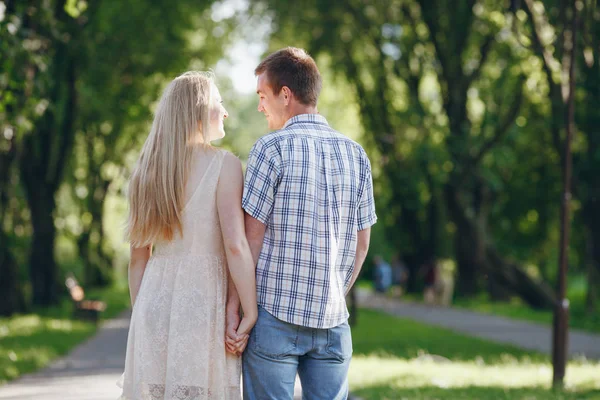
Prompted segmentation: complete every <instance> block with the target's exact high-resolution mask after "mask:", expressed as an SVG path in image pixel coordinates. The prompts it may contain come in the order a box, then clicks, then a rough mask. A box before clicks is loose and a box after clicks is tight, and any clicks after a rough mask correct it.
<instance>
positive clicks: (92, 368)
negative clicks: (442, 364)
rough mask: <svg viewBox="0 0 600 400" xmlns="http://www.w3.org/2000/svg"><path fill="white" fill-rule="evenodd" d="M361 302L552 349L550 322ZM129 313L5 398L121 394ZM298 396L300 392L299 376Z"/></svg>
mask: <svg viewBox="0 0 600 400" xmlns="http://www.w3.org/2000/svg"><path fill="white" fill-rule="evenodd" d="M357 297H358V301H359V302H360V305H361V306H365V307H369V308H374V309H378V310H381V311H384V312H387V313H389V314H392V315H395V316H398V317H404V318H410V319H414V320H417V321H421V322H424V323H427V324H431V325H435V326H441V327H444V328H448V329H451V330H454V331H457V332H462V333H465V334H468V335H472V336H476V337H480V338H483V339H487V340H492V341H496V342H500V343H507V344H511V345H513V346H518V347H522V348H526V349H531V350H537V351H540V352H546V353H549V352H550V349H551V331H550V328H549V327H547V326H543V325H539V324H534V323H529V322H521V321H515V320H511V319H507V318H502V317H497V316H490V315H483V314H479V313H474V312H470V311H465V310H458V309H452V308H440V307H429V306H425V305H422V304H416V303H408V302H401V301H398V300H395V299H389V298H386V297H381V296H377V295H373V294H371V293H368V292H364V291H360V292H359V293H358V296H357ZM128 327H129V313H128V312H126V313H123V314H122V315H121V316H119V317H118V318H116V319H114V320H110V321H107V322H105V323H104V324H103V326H102V328H101V329H100V330H99V331H98V334H97V335H96V336H94V337H93V338H91V339H90V340H88V341H86V342H85V343H83V344H81V345H80V346H78V347H77V348H75V350H74V351H73V352H72V353H71V354H70V355H68V356H67V357H65V358H61V359H59V360H57V361H55V362H54V363H52V365H50V366H49V367H48V368H45V369H43V370H42V371H40V372H38V373H35V374H31V375H26V376H24V377H22V378H20V379H18V380H16V381H14V382H11V383H9V384H7V385H4V386H2V387H0V400H26V399H27V400H29V399H36V400H116V399H117V398H118V397H119V394H120V391H119V388H118V387H117V386H116V384H115V382H116V381H117V380H118V378H119V376H120V375H121V372H122V368H123V364H124V363H125V355H124V354H125V347H126V342H127V329H128ZM569 350H570V354H571V355H582V354H583V355H585V356H586V357H587V358H590V359H600V335H592V334H587V333H583V332H577V331H571V334H570V344H569ZM296 389H297V392H296V398H297V399H299V398H301V397H300V387H299V384H298V382H297V385H296Z"/></svg>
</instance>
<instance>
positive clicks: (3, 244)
mask: <svg viewBox="0 0 600 400" xmlns="http://www.w3.org/2000/svg"><path fill="white" fill-rule="evenodd" d="M0 266H2V279H0V293H2V301H0V316H10V315H12V314H14V313H19V312H25V311H27V303H26V302H25V296H24V295H23V288H22V285H21V280H20V278H19V265H18V264H17V263H16V260H15V259H14V257H13V255H12V254H11V252H10V246H9V244H8V238H7V237H6V235H5V234H4V232H2V231H1V230H0Z"/></svg>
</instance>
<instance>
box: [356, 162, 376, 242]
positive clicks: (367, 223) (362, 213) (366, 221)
mask: <svg viewBox="0 0 600 400" xmlns="http://www.w3.org/2000/svg"><path fill="white" fill-rule="evenodd" d="M366 169H367V170H366V173H365V174H364V175H363V182H362V184H363V190H362V194H361V198H360V200H359V204H358V218H357V220H358V230H359V231H362V230H363V229H367V228H369V227H371V226H373V225H375V222H377V214H375V199H374V198H373V177H372V176H371V164H370V163H369V161H368V159H367V164H366Z"/></svg>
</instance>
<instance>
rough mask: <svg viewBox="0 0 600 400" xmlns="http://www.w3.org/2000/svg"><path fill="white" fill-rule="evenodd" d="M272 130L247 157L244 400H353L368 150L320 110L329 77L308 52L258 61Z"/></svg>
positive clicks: (369, 207)
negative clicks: (355, 301)
mask: <svg viewBox="0 0 600 400" xmlns="http://www.w3.org/2000/svg"><path fill="white" fill-rule="evenodd" d="M255 74H256V76H257V77H258V81H257V93H258V96H259V103H258V111H259V112H262V113H263V114H264V115H265V117H266V118H267V121H268V125H269V129H270V130H275V131H274V132H271V133H269V134H267V135H265V136H263V137H262V138H260V139H259V140H258V141H257V142H256V144H255V145H254V147H253V148H252V150H251V152H250V156H249V159H248V165H247V168H246V180H245V188H244V195H243V200H242V207H243V208H244V210H245V212H246V221H245V222H246V235H247V237H248V242H249V244H250V248H251V251H252V255H253V257H254V261H255V263H256V278H257V300H258V304H259V316H258V321H257V323H256V325H255V327H254V329H253V330H252V333H251V334H250V338H249V341H248V346H247V348H246V350H245V352H244V354H243V382H244V398H245V399H260V400H264V399H278V400H281V399H292V397H293V392H294V381H295V377H296V374H297V373H298V375H299V376H300V380H301V383H302V391H303V395H304V398H306V399H327V400H333V399H345V398H347V396H348V382H347V374H348V366H349V363H350V359H351V357H352V337H351V334H350V327H349V326H348V323H347V320H348V310H347V308H346V302H345V295H346V293H347V292H348V290H349V289H350V287H351V286H352V285H353V284H354V281H355V280H356V278H357V276H358V274H359V272H360V269H361V267H362V264H363V262H364V259H365V257H366V254H367V250H368V247H369V237H370V227H371V226H372V225H373V224H374V223H375V221H376V219H377V217H376V215H375V205H374V201H373V188H372V178H371V166H370V163H369V159H368V158H367V155H366V153H365V151H364V150H363V149H362V147H361V146H360V145H358V144H357V143H355V142H353V141H352V140H350V139H349V138H347V137H345V136H344V135H342V134H341V133H339V132H336V131H335V130H333V129H332V128H331V127H329V125H328V124H327V121H326V119H325V118H324V117H322V116H321V115H319V113H318V111H317V98H318V96H319V93H320V91H321V86H322V81H321V75H320V73H319V70H318V68H317V66H316V64H315V62H314V60H313V59H312V58H311V57H310V56H309V55H308V54H306V52H305V51H304V50H302V49H297V48H291V47H288V48H285V49H282V50H279V51H277V52H275V53H273V54H271V55H269V56H268V57H267V58H266V59H265V60H264V61H262V62H261V63H260V65H259V66H258V67H257V68H256V70H255Z"/></svg>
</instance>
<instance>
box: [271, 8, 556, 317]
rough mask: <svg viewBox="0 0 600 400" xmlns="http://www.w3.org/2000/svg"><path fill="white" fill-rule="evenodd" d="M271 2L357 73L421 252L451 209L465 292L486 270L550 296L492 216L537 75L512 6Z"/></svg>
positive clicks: (288, 25)
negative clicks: (500, 242)
mask: <svg viewBox="0 0 600 400" xmlns="http://www.w3.org/2000/svg"><path fill="white" fill-rule="evenodd" d="M268 3H269V4H270V6H271V9H272V10H274V11H275V14H276V19H275V21H276V23H277V27H278V34H279V35H282V36H283V37H291V34H290V32H294V34H295V35H296V36H295V37H298V38H299V40H301V41H302V42H303V43H305V44H306V45H307V46H308V48H309V50H310V51H312V52H313V53H317V54H318V53H319V52H326V53H328V54H330V55H331V57H333V59H334V63H335V65H337V66H338V67H339V69H340V70H341V71H343V73H344V75H345V76H346V78H347V79H348V81H349V82H351V83H352V84H354V86H355V89H356V94H357V100H358V102H359V105H360V107H361V115H362V117H363V124H364V127H365V131H366V132H367V135H368V139H367V140H369V141H370V142H371V143H372V144H373V145H374V146H375V148H376V150H377V152H378V153H379V154H380V155H381V159H382V165H381V170H382V176H383V177H384V179H385V180H384V182H385V184H384V185H385V186H386V187H387V188H388V190H389V194H388V196H389V199H390V200H391V201H390V203H391V204H396V206H395V207H396V208H397V209H398V211H396V212H394V209H393V208H390V207H386V214H389V213H392V215H393V217H392V216H388V215H386V218H390V220H391V221H393V222H390V223H389V225H390V226H393V225H395V226H405V227H408V229H407V230H408V233H409V234H410V236H411V238H412V241H411V242H410V243H411V246H410V247H412V249H414V250H413V254H416V255H418V256H415V260H419V258H420V259H421V260H422V259H423V255H424V254H425V255H428V256H432V255H433V256H436V255H438V254H439V252H440V250H439V249H440V247H442V246H440V243H439V238H440V237H442V238H444V237H445V236H446V234H447V232H445V231H444V229H443V227H444V225H445V224H443V218H444V216H446V217H447V218H448V219H449V220H450V221H451V223H452V224H451V225H450V227H451V232H450V233H451V234H452V236H453V238H454V245H453V247H454V255H455V257H456V260H457V264H458V273H459V281H458V288H459V290H460V291H461V293H462V294H465V295H470V294H474V293H476V292H477V291H478V290H479V289H480V288H481V287H482V283H483V281H484V278H485V277H486V276H487V278H488V282H492V283H493V285H488V288H489V289H490V290H491V292H492V294H502V293H504V292H508V293H512V292H516V293H518V294H519V295H520V296H522V297H523V298H524V300H525V301H527V302H528V303H529V304H531V305H533V306H536V307H549V306H551V305H552V304H553V301H554V299H553V295H552V293H551V291H550V290H549V288H548V287H546V286H545V285H543V284H542V283H540V282H538V281H536V280H535V279H533V278H531V277H530V276H529V275H528V274H527V273H525V272H524V270H523V269H522V268H521V267H520V266H518V264H516V263H514V262H509V261H507V260H506V259H505V258H504V257H503V256H501V255H500V253H499V252H498V251H497V249H496V247H495V245H494V238H493V237H492V236H491V233H493V230H492V229H490V226H489V215H490V212H491V209H492V205H493V198H494V196H495V195H496V193H495V192H494V187H493V185H492V182H491V181H492V178H491V176H493V175H497V174H498V170H497V169H498V165H497V164H496V163H495V162H494V158H495V155H496V150H497V149H498V146H499V144H501V143H502V142H503V141H504V140H506V138H507V137H510V136H511V135H515V134H516V132H515V131H516V128H515V123H514V122H515V119H516V118H517V117H518V115H519V112H520V109H521V105H522V102H523V98H524V95H523V83H524V81H525V79H526V74H525V71H524V70H523V67H522V63H523V61H524V60H523V59H522V58H520V57H519V54H518V53H517V52H515V49H514V47H515V43H514V40H513V39H512V38H511V37H510V35H506V18H507V14H508V10H507V9H504V8H503V7H502V5H496V4H491V3H490V4H488V3H486V2H483V1H481V2H476V1H469V2H461V3H459V4H457V3H456V2H450V1H436V2H434V3H431V2H427V4H425V2H409V1H390V2H378V3H375V2H373V3H368V4H367V3H361V2H358V1H352V0H348V1H344V2H337V3H335V5H333V4H331V3H329V2H325V1H316V0H315V1H313V2H310V3H309V4H307V3H306V2H304V3H303V4H302V6H301V7H302V12H300V10H298V9H294V7H290V6H289V5H284V4H283V3H282V2H279V1H276V0H273V1H269V2H268ZM298 7H300V6H298ZM298 16H300V17H298ZM296 26H301V27H303V29H302V31H304V32H306V33H305V34H304V35H302V34H300V35H299V30H297V29H295V27H296ZM499 66H500V67H499ZM423 199H426V200H425V201H423ZM442 204H444V205H445V209H444V210H441V205H442ZM386 205H387V204H386ZM380 209H381V207H380ZM442 224H443V225H442ZM402 239H405V236H402ZM402 239H401V240H402ZM396 240H397V239H396ZM411 261H412V260H411ZM409 264H411V263H409ZM412 264H414V261H413V262H412ZM498 288H501V290H499V289H498ZM492 289H494V290H492Z"/></svg>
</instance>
